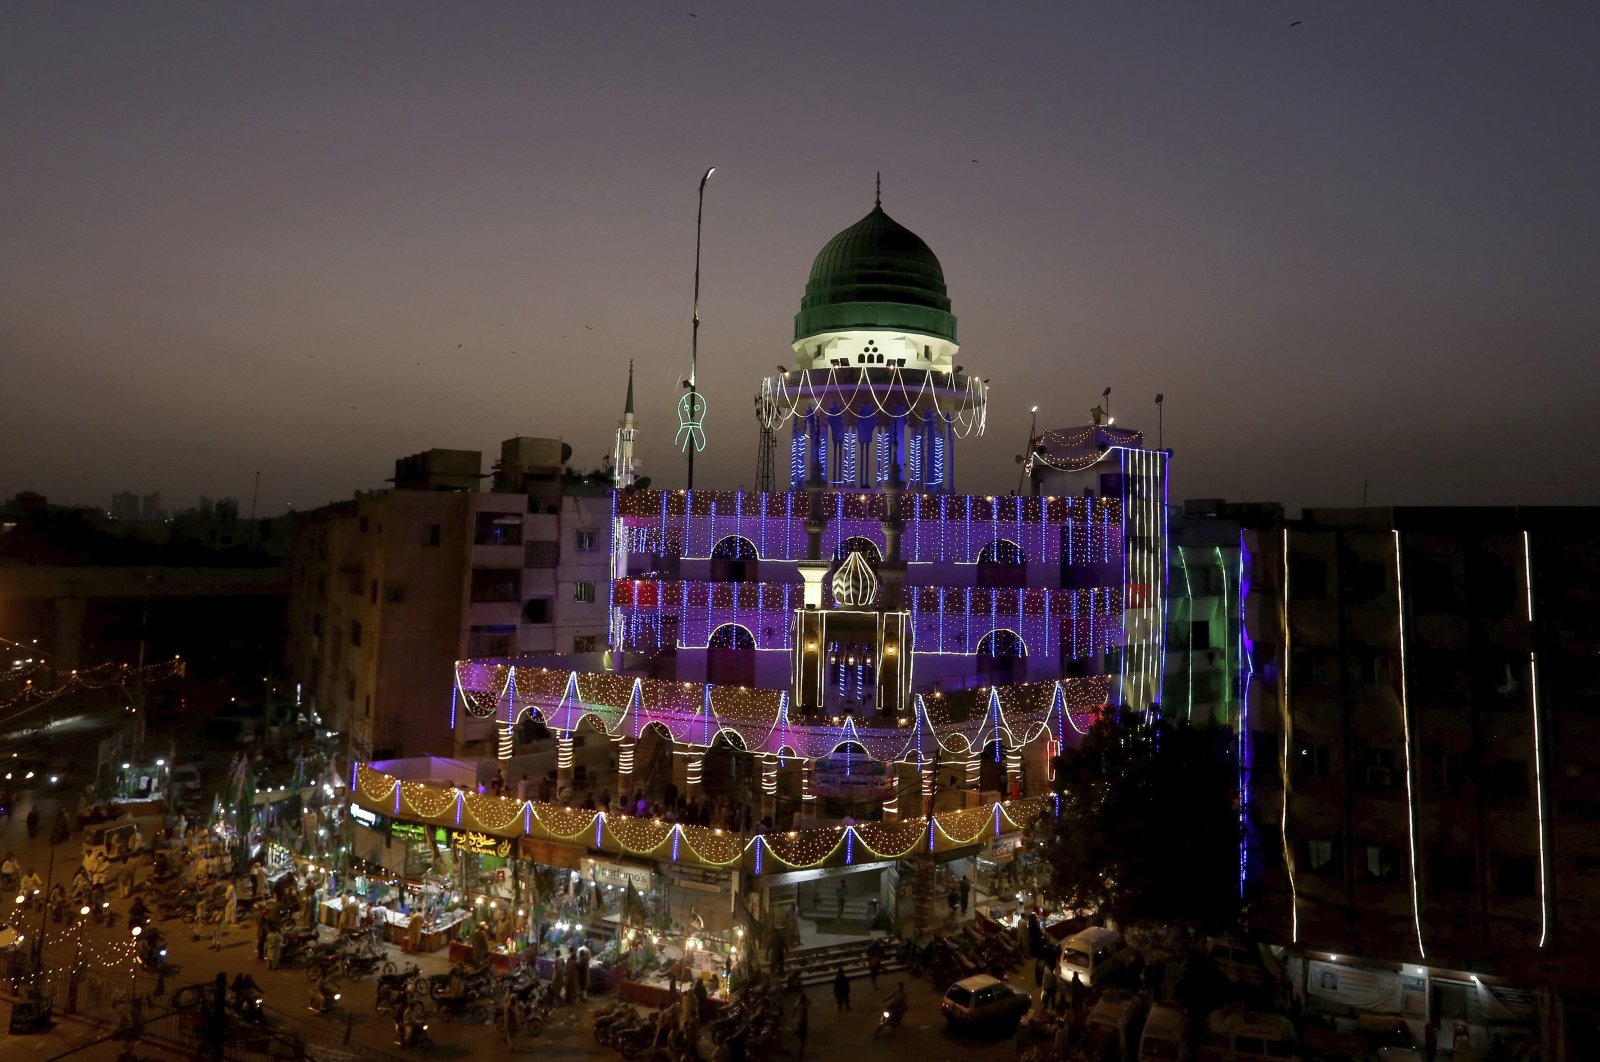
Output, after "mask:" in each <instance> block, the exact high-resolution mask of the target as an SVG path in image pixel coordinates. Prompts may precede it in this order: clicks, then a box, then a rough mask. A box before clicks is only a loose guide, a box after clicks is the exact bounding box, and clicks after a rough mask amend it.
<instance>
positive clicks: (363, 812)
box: [350, 804, 383, 830]
mask: <svg viewBox="0 0 1600 1062" xmlns="http://www.w3.org/2000/svg"><path fill="white" fill-rule="evenodd" d="M350 817H351V818H352V819H355V820H356V821H357V822H359V823H360V824H361V825H363V826H365V827H366V828H367V829H369V830H381V829H383V816H382V815H379V814H378V813H377V812H376V811H373V810H371V809H370V808H364V807H362V806H361V805H360V804H351V805H350Z"/></svg>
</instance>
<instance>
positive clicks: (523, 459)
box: [288, 438, 611, 760]
mask: <svg viewBox="0 0 1600 1062" xmlns="http://www.w3.org/2000/svg"><path fill="white" fill-rule="evenodd" d="M564 454H565V448H564V444H562V443H561V442H560V441H559V440H554V439H530V438H516V439H509V440H507V441H506V442H505V443H504V444H503V445H502V447H501V459H500V461H499V463H498V464H497V465H496V466H495V469H494V473H493V477H492V481H491V488H492V489H490V490H488V491H482V490H479V489H478V488H479V485H480V483H481V481H482V480H483V479H484V478H485V477H484V475H483V473H482V472H481V465H482V455H481V454H480V453H479V452H477V451H472V450H439V449H435V450H428V451H425V452H423V453H420V454H414V455H412V456H410V457H404V458H401V459H399V460H397V461H396V462H395V475H394V489H392V490H384V491H371V492H362V493H359V494H357V495H356V497H355V499H354V500H352V501H349V502H343V503H339V504H337V505H332V506H328V507H325V508H323V509H319V510H316V511H314V512H312V513H308V514H305V515H304V516H302V517H301V521H302V525H301V530H300V532H299V534H298V535H297V536H296V542H295V549H294V555H293V560H292V563H291V570H292V591H291V603H290V616H289V627H290V637H289V647H288V656H289V660H288V663H289V669H290V673H291V675H292V676H293V678H294V680H295V681H296V682H297V683H298V684H299V687H300V691H301V693H300V695H301V697H302V699H303V702H304V703H305V704H306V706H307V707H308V708H309V709H310V710H313V711H316V712H317V713H318V714H319V715H320V717H321V718H322V720H323V722H324V724H326V725H327V726H328V727H329V728H330V729H335V730H339V731H343V732H345V733H347V734H348V737H349V751H350V755H351V756H352V757H354V758H357V759H362V760H367V759H372V758H375V757H378V758H381V757H388V756H403V755H418V754H441V753H449V752H454V751H457V749H456V738H457V736H458V735H457V734H456V733H455V732H454V731H453V730H452V728H451V726H450V720H449V715H448V712H446V713H444V714H441V713H440V712H438V711H436V710H435V709H436V708H437V706H438V704H439V703H440V702H441V700H443V701H444V702H445V703H448V702H449V701H450V700H451V698H452V695H453V686H454V664H455V661H457V660H458V659H462V658H464V657H472V656H505V655H514V654H517V653H556V652H565V653H578V654H583V653H592V652H594V651H596V650H597V649H600V648H603V647H604V643H605V633H606V626H607V622H606V619H607V617H606V609H605V601H604V595H603V594H602V593H600V592H599V591H598V589H597V588H598V587H602V586H603V585H604V580H605V577H606V573H607V567H608V559H609V552H608V542H607V532H608V530H609V521H610V513H611V499H610V494H609V492H608V491H606V490H605V489H604V487H603V486H601V485H596V484H593V483H591V482H587V481H583V480H579V479H577V478H574V477H569V476H567V475H566V473H565V464H564V460H563V457H564ZM462 751H467V752H470V751H472V750H471V749H470V748H463V750H462Z"/></svg>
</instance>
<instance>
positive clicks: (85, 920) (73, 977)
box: [67, 904, 89, 1014]
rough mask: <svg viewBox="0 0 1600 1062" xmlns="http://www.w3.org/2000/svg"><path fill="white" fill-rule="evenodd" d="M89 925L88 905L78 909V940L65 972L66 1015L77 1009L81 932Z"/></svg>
mask: <svg viewBox="0 0 1600 1062" xmlns="http://www.w3.org/2000/svg"><path fill="white" fill-rule="evenodd" d="M88 925H89V905H88V904H84V905H83V906H82V907H80V908H78V925H77V930H78V939H77V942H76V943H75V944H74V945H73V949H72V969H70V970H68V971H67V1013H68V1014H73V1013H76V1012H77V1009H78V981H79V979H81V978H82V977H83V932H84V930H85V929H86V928H87V927H88Z"/></svg>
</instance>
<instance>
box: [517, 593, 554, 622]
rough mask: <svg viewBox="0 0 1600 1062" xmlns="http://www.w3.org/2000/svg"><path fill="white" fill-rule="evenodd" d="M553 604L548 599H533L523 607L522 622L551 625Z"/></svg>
mask: <svg viewBox="0 0 1600 1062" xmlns="http://www.w3.org/2000/svg"><path fill="white" fill-rule="evenodd" d="M552 604H553V602H552V601H551V599H550V598H548V597H536V598H533V599H532V600H530V601H528V602H527V603H526V604H524V605H523V606H522V622H523V623H549V622H550V614H551V607H550V606H551V605H552Z"/></svg>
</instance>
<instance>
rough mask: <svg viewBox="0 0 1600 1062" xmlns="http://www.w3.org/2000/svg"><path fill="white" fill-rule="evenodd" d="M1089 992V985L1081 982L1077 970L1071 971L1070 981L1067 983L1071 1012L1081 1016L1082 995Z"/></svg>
mask: <svg viewBox="0 0 1600 1062" xmlns="http://www.w3.org/2000/svg"><path fill="white" fill-rule="evenodd" d="M1088 994H1089V986H1087V985H1085V984H1084V983H1083V979H1082V978H1080V977H1079V976H1078V971H1077V970H1073V971H1072V983H1071V984H1069V985H1067V998H1068V999H1070V1000H1071V1001H1072V1014H1073V1016H1074V1017H1081V1016H1082V1014H1083V1003H1084V997H1086V996H1087V995H1088Z"/></svg>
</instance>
